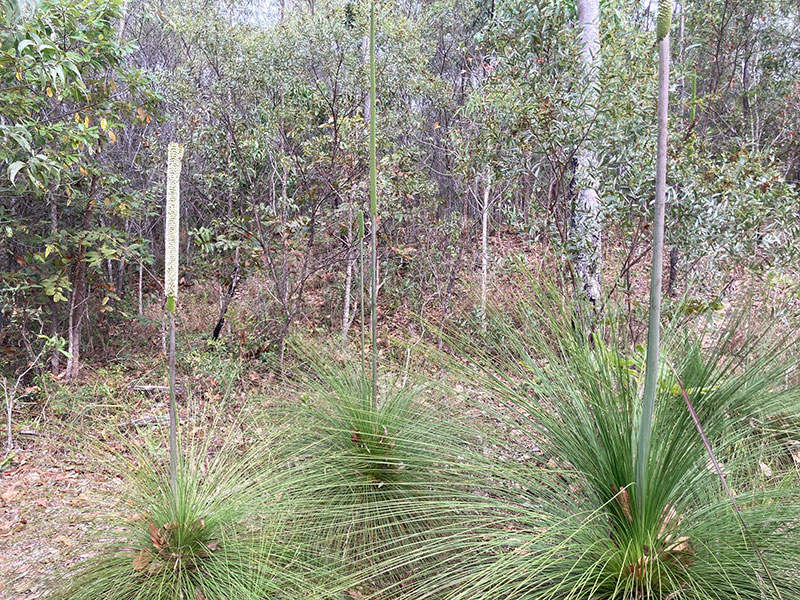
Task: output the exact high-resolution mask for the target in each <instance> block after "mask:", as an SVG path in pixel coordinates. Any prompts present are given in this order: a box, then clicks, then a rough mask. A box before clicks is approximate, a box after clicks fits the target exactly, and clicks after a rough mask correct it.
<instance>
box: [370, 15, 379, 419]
mask: <svg viewBox="0 0 800 600" xmlns="http://www.w3.org/2000/svg"><path fill="white" fill-rule="evenodd" d="M375 80H376V70H375V0H370V2H369V216H370V264H371V267H372V269H371V275H372V285H371V287H370V294H371V297H370V307H371V315H372V317H371V323H370V324H371V328H372V344H371V348H372V405H373V406H374V407H375V408H377V406H378V164H377V162H378V159H377V147H376V146H377V140H376V132H375V129H376V117H377V115H376V114H375V104H376V96H377V84H376V81H375Z"/></svg>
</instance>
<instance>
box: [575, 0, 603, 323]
mask: <svg viewBox="0 0 800 600" xmlns="http://www.w3.org/2000/svg"><path fill="white" fill-rule="evenodd" d="M578 23H579V27H580V45H581V64H582V67H583V73H584V80H585V84H584V87H585V89H586V93H585V96H584V98H583V103H584V104H583V106H582V107H581V109H582V110H583V112H584V113H585V117H584V120H585V122H586V123H587V127H588V130H587V135H586V138H585V139H584V140H583V141H582V143H581V145H580V147H579V148H578V150H577V151H576V155H575V181H574V183H573V185H574V187H575V200H574V208H573V215H572V230H571V234H572V236H573V238H574V239H573V240H572V243H573V245H574V251H575V253H576V254H575V271H576V273H577V275H578V279H579V280H580V291H579V293H578V298H579V301H581V302H588V305H589V306H590V311H591V313H592V314H587V315H586V322H585V323H584V326H585V327H587V328H588V329H590V330H591V329H592V327H593V324H592V321H594V320H595V319H596V317H597V313H598V312H599V311H600V304H601V302H602V299H601V295H602V261H603V246H602V228H603V223H602V217H603V215H602V206H601V201H600V196H599V193H598V175H599V173H598V171H599V165H598V162H597V155H596V153H595V151H594V149H593V145H594V143H593V139H594V135H593V134H592V132H593V130H594V123H595V121H596V118H597V104H598V98H599V90H598V84H599V77H598V72H599V69H600V62H601V59H600V2H599V0H578Z"/></svg>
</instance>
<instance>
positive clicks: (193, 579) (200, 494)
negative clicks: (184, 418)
mask: <svg viewBox="0 0 800 600" xmlns="http://www.w3.org/2000/svg"><path fill="white" fill-rule="evenodd" d="M265 437H266V438H268V439H262V440H261V442H260V443H259V444H256V446H254V447H253V449H252V450H250V451H247V452H242V451H240V450H239V446H240V444H239V443H238V442H236V441H235V440H223V441H222V443H221V446H217V445H216V444H214V443H212V442H211V441H209V440H211V439H213V438H214V435H213V430H212V431H211V432H209V431H206V432H205V433H204V439H205V441H203V442H202V443H196V444H195V443H190V445H189V446H188V447H187V446H183V458H182V460H181V461H180V462H179V466H178V470H177V480H176V481H177V494H176V493H174V490H173V488H172V483H171V473H170V472H169V465H168V464H167V463H166V462H165V461H164V460H163V459H161V458H160V456H162V450H161V449H160V447H158V446H151V447H150V450H145V451H142V450H137V449H136V448H131V449H130V451H131V452H132V453H133V456H134V458H133V459H132V460H124V459H123V465H122V467H123V471H124V472H125V473H126V480H125V482H126V484H127V485H128V486H129V488H130V490H129V491H130V496H129V498H128V499H127V502H126V503H125V506H127V507H128V508H127V511H128V512H126V514H124V515H122V516H121V518H119V517H116V518H112V519H111V520H110V521H109V522H108V523H107V525H105V526H103V527H101V528H100V530H98V531H97V532H96V534H97V537H98V541H99V548H98V553H97V554H96V555H95V556H93V557H92V558H90V559H88V560H87V561H86V562H84V563H82V564H81V565H80V566H79V567H78V570H77V573H76V574H75V576H74V577H73V578H72V579H71V580H70V581H69V583H68V584H67V586H66V587H63V588H61V590H60V591H59V593H58V594H57V597H60V598H64V599H65V600H66V599H69V600H132V599H136V600H177V599H180V598H192V599H195V598H198V599H199V598H202V599H204V600H231V599H233V598H237V599H242V600H247V599H252V600H263V599H264V598H292V597H296V598H308V597H324V594H325V593H327V592H325V591H324V589H323V588H321V587H320V588H316V587H315V585H316V584H317V583H319V582H320V581H321V580H324V579H326V578H329V581H328V584H329V586H330V589H331V590H334V589H336V586H335V584H334V583H332V582H333V581H334V580H333V578H332V573H333V571H334V570H333V569H331V568H330V563H329V562H326V561H325V560H323V559H321V558H320V559H312V558H309V556H310V555H308V554H305V553H304V551H303V548H304V547H305V546H304V544H303V543H302V541H301V539H300V537H299V536H298V535H297V533H296V532H294V531H293V530H292V529H291V528H290V527H289V525H288V524H289V522H290V515H291V512H292V510H291V507H290V506H289V504H288V503H287V501H288V498H287V495H286V494H284V493H283V489H284V488H283V485H284V484H285V479H284V478H283V474H282V473H281V470H280V469H279V468H278V467H277V466H275V465H274V464H271V463H270V462H269V460H268V459H267V458H266V457H267V456H269V455H268V454H267V452H265V448H264V447H263V446H261V443H263V444H269V445H270V446H272V447H277V445H278V444H279V439H278V437H277V436H276V435H269V434H267V435H266V436H265ZM139 447H141V446H139ZM179 447H180V445H179ZM331 594H333V592H331Z"/></svg>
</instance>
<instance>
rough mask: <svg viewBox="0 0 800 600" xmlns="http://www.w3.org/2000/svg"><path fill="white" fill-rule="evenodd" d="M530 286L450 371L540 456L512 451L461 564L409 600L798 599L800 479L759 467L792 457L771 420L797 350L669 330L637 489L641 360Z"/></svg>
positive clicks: (792, 412) (792, 404)
mask: <svg viewBox="0 0 800 600" xmlns="http://www.w3.org/2000/svg"><path fill="white" fill-rule="evenodd" d="M527 283H528V284H530V281H528V282H527ZM531 287H532V288H533V292H532V294H531V296H529V297H528V298H526V299H517V301H516V302H515V303H513V304H512V305H511V306H510V307H506V308H505V309H503V310H499V309H495V310H494V311H493V314H492V315H491V317H492V318H491V320H490V323H489V327H488V328H487V333H486V337H485V338H483V339H480V340H476V338H475V335H476V334H475V333H474V332H475V331H480V327H479V326H478V324H476V325H475V328H474V330H471V332H470V335H469V338H467V336H466V335H464V334H462V333H459V332H456V333H454V334H452V335H451V336H450V338H449V342H450V343H451V345H452V346H453V347H454V348H455V349H456V350H457V351H458V352H459V353H460V354H461V355H462V356H464V357H467V358H468V361H469V364H468V365H466V366H464V364H463V363H462V364H461V365H460V366H459V365H458V364H457V363H453V364H454V366H456V367H457V368H458V369H459V370H460V371H461V374H462V376H464V377H465V379H466V380H467V381H469V382H470V383H471V384H472V385H473V386H476V387H477V388H478V389H479V390H481V391H483V392H484V393H486V394H488V395H490V396H491V397H493V398H494V399H496V400H498V401H499V402H500V403H501V404H502V409H501V410H498V411H497V412H496V418H497V419H499V420H500V421H501V422H504V423H506V424H508V425H509V426H510V427H513V428H515V429H518V430H520V431H522V432H525V433H526V434H527V436H528V437H529V439H530V440H531V442H533V443H535V444H536V445H537V446H538V447H539V448H540V449H541V456H539V457H537V458H536V459H535V460H532V461H526V462H518V461H514V460H506V459H504V458H503V457H502V456H498V457H497V460H496V461H495V466H494V468H493V470H492V471H493V476H494V483H493V485H492V486H491V487H484V488H483V489H482V490H481V492H480V494H479V495H480V496H482V497H483V501H482V502H481V503H480V506H479V507H477V505H476V506H475V507H473V508H477V510H479V511H480V512H482V513H483V517H482V518H479V519H477V520H476V521H475V522H476V527H475V528H474V529H473V530H472V531H471V532H467V533H466V534H465V532H454V534H453V535H452V536H451V537H450V538H449V539H448V541H447V542H446V544H442V545H441V548H444V546H445V545H449V546H450V551H449V554H448V553H447V552H446V551H444V550H441V556H443V557H445V556H449V557H450V558H447V559H446V560H442V561H441V564H440V568H439V569H437V570H435V571H430V572H429V573H428V575H429V576H428V577H426V578H425V581H424V582H422V583H420V584H416V587H415V588H414V591H413V593H412V596H413V597H414V598H448V599H453V600H455V599H459V600H460V599H466V598H470V599H471V600H474V599H486V600H489V599H495V598H506V599H515V598H520V599H522V598H524V599H531V600H534V599H553V600H567V599H569V600H572V599H574V600H579V599H580V600H616V599H638V598H658V599H667V598H669V599H670V600H678V599H680V600H712V599H714V600H723V599H724V600H728V599H733V598H736V599H742V600H760V599H763V598H776V599H778V598H784V599H786V598H793V597H794V596H795V595H796V582H797V577H798V570H797V566H796V557H797V556H798V552H800V500H799V499H800V485H798V479H797V476H796V473H794V471H793V470H789V471H787V472H786V473H785V474H784V476H783V477H775V476H774V474H773V478H772V480H770V481H765V480H764V478H763V477H760V478H755V477H753V473H754V472H757V471H758V469H759V457H761V456H764V455H765V454H766V455H773V454H774V453H775V452H780V451H781V448H780V447H779V446H778V445H776V444H775V441H774V440H775V436H774V435H763V434H762V433H761V427H760V425H759V424H760V423H764V422H767V421H771V422H776V416H777V417H781V418H784V419H786V420H787V421H788V422H792V419H794V418H796V415H797V412H798V409H799V408H800V391H799V390H798V388H797V387H796V386H794V385H791V384H787V380H788V374H789V372H790V370H791V369H792V367H793V365H794V360H793V358H792V356H793V355H794V354H793V352H792V346H793V344H794V343H793V342H792V341H791V340H786V339H772V338H771V337H770V335H767V334H762V335H760V336H758V337H753V336H749V337H748V336H745V337H744V338H742V328H741V327H739V325H740V321H738V320H736V319H733V320H731V321H730V322H729V323H728V324H727V325H726V326H724V327H720V328H715V327H712V326H709V325H703V324H702V323H700V324H696V326H694V327H692V326H686V325H685V324H684V326H683V327H682V328H680V329H678V328H667V330H666V331H665V334H664V348H663V355H662V356H663V358H662V362H661V370H660V373H659V377H658V382H657V386H656V394H657V403H656V409H655V413H654V419H653V428H652V441H651V451H650V455H649V456H650V459H649V461H648V462H647V465H646V468H647V477H646V478H645V481H646V485H647V489H646V490H643V491H642V490H637V489H636V484H635V482H636V474H635V469H636V456H637V442H638V435H639V424H640V415H641V411H642V388H643V384H644V368H643V367H644V356H643V352H642V350H641V349H635V348H632V347H630V345H628V344H627V343H626V342H625V340H624V339H620V338H619V337H618V336H617V335H616V333H615V332H614V331H613V328H612V327H611V326H609V327H608V328H607V330H606V331H605V332H603V331H598V332H596V334H595V336H594V338H593V339H594V343H593V344H590V343H588V340H587V339H585V338H584V337H583V334H582V333H581V332H580V331H579V329H580V328H576V327H574V324H575V323H577V322H578V320H577V315H576V314H575V313H574V311H573V308H572V307H571V304H570V303H569V302H568V301H567V302H564V301H561V300H560V299H558V298H557V297H555V295H554V294H550V293H547V292H542V291H541V288H539V287H538V285H537V284H533V286H531ZM611 322H613V321H611V320H610V317H609V323H611ZM478 335H479V334H478ZM681 388H682V389H681ZM683 391H686V393H687V396H688V397H689V400H690V402H691V404H692V405H693V408H694V410H695V411H696V413H697V416H698V420H699V422H700V423H701V424H702V427H703V429H704V433H705V435H706V436H707V438H708V441H709V444H710V446H711V448H712V450H713V453H714V457H715V460H717V461H718V463H719V464H720V465H721V468H722V470H723V472H724V474H725V476H726V479H727V482H728V484H729V486H730V488H731V490H732V494H733V496H734V500H735V503H736V505H737V506H738V510H737V509H735V508H734V507H733V504H732V503H731V501H730V500H729V498H728V496H727V494H726V492H725V490H724V487H723V485H722V482H721V481H720V478H719V476H718V474H717V473H716V471H715V469H714V468H713V466H712V461H711V458H710V456H709V454H708V452H707V450H706V448H705V446H704V444H703V441H702V439H701V436H700V434H699V433H698V430H697V428H696V426H695V423H694V422H693V420H692V417H691V415H690V413H689V411H688V410H687V406H686V403H685V402H684V398H683ZM448 564H449V565H452V566H451V567H449V568H445V565H448ZM407 590H408V588H407V589H406V591H407Z"/></svg>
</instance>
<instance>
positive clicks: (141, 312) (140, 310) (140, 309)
mask: <svg viewBox="0 0 800 600" xmlns="http://www.w3.org/2000/svg"><path fill="white" fill-rule="evenodd" d="M143 271H144V265H143V264H142V259H139V286H138V290H137V301H138V303H137V307H136V308H137V310H138V315H139V316H140V317H141V316H142V314H144V313H143V309H142V274H143Z"/></svg>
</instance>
